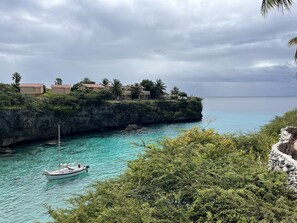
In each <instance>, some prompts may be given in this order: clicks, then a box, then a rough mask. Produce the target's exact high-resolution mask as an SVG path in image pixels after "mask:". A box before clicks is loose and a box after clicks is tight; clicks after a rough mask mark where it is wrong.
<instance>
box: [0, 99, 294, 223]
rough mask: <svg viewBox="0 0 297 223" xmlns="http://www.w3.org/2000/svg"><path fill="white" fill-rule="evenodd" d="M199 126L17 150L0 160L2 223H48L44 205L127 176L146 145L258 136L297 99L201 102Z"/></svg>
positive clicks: (75, 138) (63, 203) (148, 129)
mask: <svg viewBox="0 0 297 223" xmlns="http://www.w3.org/2000/svg"><path fill="white" fill-rule="evenodd" d="M203 107H204V108H203V116H204V117H203V120H202V121H201V122H191V123H178V124H164V125H151V126H147V127H146V130H145V131H143V132H137V133H136V132H130V133H127V132H124V131H121V130H117V131H109V132H98V133H90V134H82V135H76V136H71V137H65V138H62V141H63V145H62V146H61V147H60V149H58V148H57V147H47V146H44V145H42V143H41V142H39V143H32V144H28V145H24V146H19V147H17V148H15V149H16V153H14V154H13V155H11V156H0V222H1V223H11V222H14V223H18V222H20V223H26V222H34V221H39V222H46V221H49V220H50V218H49V216H48V215H47V212H46V209H45V208H44V204H47V205H50V206H52V207H67V203H66V201H65V200H66V199H68V198H69V197H70V196H71V194H77V193H83V192H84V191H85V190H86V189H87V187H88V185H90V184H91V183H93V182H95V181H102V180H105V179H109V178H113V177H116V176H118V175H119V174H121V173H123V172H124V171H125V169H126V168H127V161H129V160H131V159H135V158H136V157H137V155H138V154H139V153H141V151H142V149H141V147H139V146H137V144H141V142H142V140H143V141H145V142H146V143H148V142H156V141H158V140H162V139H163V138H164V137H167V138H168V137H169V138H170V137H171V138H172V137H175V136H177V135H178V134H180V133H181V132H182V131H183V130H185V129H190V128H192V127H201V128H214V129H216V130H217V131H218V132H221V133H226V132H230V133H235V132H237V131H240V132H250V131H257V130H259V128H260V127H261V126H263V125H265V124H266V123H267V122H269V121H270V120H272V119H273V118H274V117H275V116H280V115H282V114H283V113H285V112H286V111H289V110H292V109H295V108H296V107H297V97H230V98H206V99H204V100H203ZM72 162H79V163H84V164H87V165H90V170H89V173H88V174H84V175H81V176H78V177H74V178H69V179H65V180H59V181H55V182H54V181H53V182H48V181H47V180H46V179H45V177H44V176H43V175H42V173H43V171H44V170H45V169H47V170H54V169H56V168H57V165H58V164H59V163H72Z"/></svg>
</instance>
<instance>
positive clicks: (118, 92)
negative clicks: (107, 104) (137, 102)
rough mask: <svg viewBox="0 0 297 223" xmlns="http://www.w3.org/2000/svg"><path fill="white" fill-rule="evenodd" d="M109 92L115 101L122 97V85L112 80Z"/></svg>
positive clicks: (116, 80)
mask: <svg viewBox="0 0 297 223" xmlns="http://www.w3.org/2000/svg"><path fill="white" fill-rule="evenodd" d="M111 91H112V93H113V95H114V96H115V98H117V99H119V98H120V97H121V96H122V84H121V82H120V81H119V80H118V79H114V80H113V83H112V88H111Z"/></svg>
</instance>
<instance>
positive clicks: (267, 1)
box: [261, 0, 297, 63]
mask: <svg viewBox="0 0 297 223" xmlns="http://www.w3.org/2000/svg"><path fill="white" fill-rule="evenodd" d="M292 5H293V0H262V5H261V13H262V14H263V15H264V16H266V15H267V14H268V11H269V10H270V9H274V8H278V9H279V10H281V11H282V12H284V11H285V10H286V11H290V8H291V6H292ZM288 45H289V46H293V45H297V37H294V38H292V39H291V40H290V41H289V42H288ZM294 60H295V62H296V63H297V50H296V52H295V56H294Z"/></svg>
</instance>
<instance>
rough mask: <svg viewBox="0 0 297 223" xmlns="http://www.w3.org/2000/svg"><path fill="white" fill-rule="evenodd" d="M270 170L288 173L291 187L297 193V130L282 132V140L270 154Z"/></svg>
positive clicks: (274, 146)
mask: <svg viewBox="0 0 297 223" xmlns="http://www.w3.org/2000/svg"><path fill="white" fill-rule="evenodd" d="M269 168H270V169H271V170H282V171H284V172H286V173H287V174H288V183H289V185H290V186H291V187H293V188H294V189H295V190H296V191H297V128H295V127H290V126H289V127H286V128H283V129H282V130H281V135H280V140H279V142H278V143H276V144H275V145H273V146H272V149H271V152H270V154H269Z"/></svg>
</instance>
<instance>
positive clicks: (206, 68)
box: [0, 0, 297, 96]
mask: <svg viewBox="0 0 297 223" xmlns="http://www.w3.org/2000/svg"><path fill="white" fill-rule="evenodd" d="M259 8H260V3H259V1H258V0H250V1H242V0H221V1H215V0H208V1H207V0H199V1H198V0H186V1H182V0H172V1H169V2H168V1H167V2H164V1H157V0H122V1H120V0H109V1H103V0H94V1H87V0H71V1H70V0H40V1H33V0H28V1H21V0H11V1H2V2H0V30H1V32H0V66H1V68H2V69H1V74H0V82H10V81H11V74H12V73H13V72H15V71H18V72H19V73H21V75H22V77H23V79H22V80H23V81H24V82H43V83H45V84H48V85H49V84H51V83H53V81H54V79H55V78H56V77H57V76H61V77H62V79H63V80H64V82H65V83H66V82H67V83H75V82H77V81H79V80H80V79H82V78H83V77H84V76H88V77H90V78H91V79H94V80H96V81H100V80H102V78H103V77H108V78H110V79H113V78H118V79H120V80H122V82H124V83H134V82H137V81H141V80H142V79H145V78H149V79H156V78H162V79H163V80H164V82H166V83H167V85H168V87H169V88H171V87H173V86H174V85H177V86H180V87H181V88H182V89H183V90H185V91H189V92H190V93H191V94H196V95H202V96H207V95H212V96H214V95H216V94H217V95H218V96H223V95H228V96H229V95H257V94H259V95H297V89H296V82H297V81H296V78H295V72H296V67H295V66H294V65H293V64H292V57H293V53H294V49H293V48H288V47H287V45H286V42H287V41H288V39H290V38H291V37H294V36H296V35H297V32H296V31H295V28H296V25H295V21H296V18H297V15H296V10H292V12H291V13H288V14H285V15H282V14H281V13H279V12H277V11H276V12H271V14H269V16H268V17H266V18H265V19H264V18H263V17H262V16H261V14H260V12H259ZM223 86H224V87H223ZM226 86H228V87H226ZM272 89H273V90H272Z"/></svg>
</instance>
